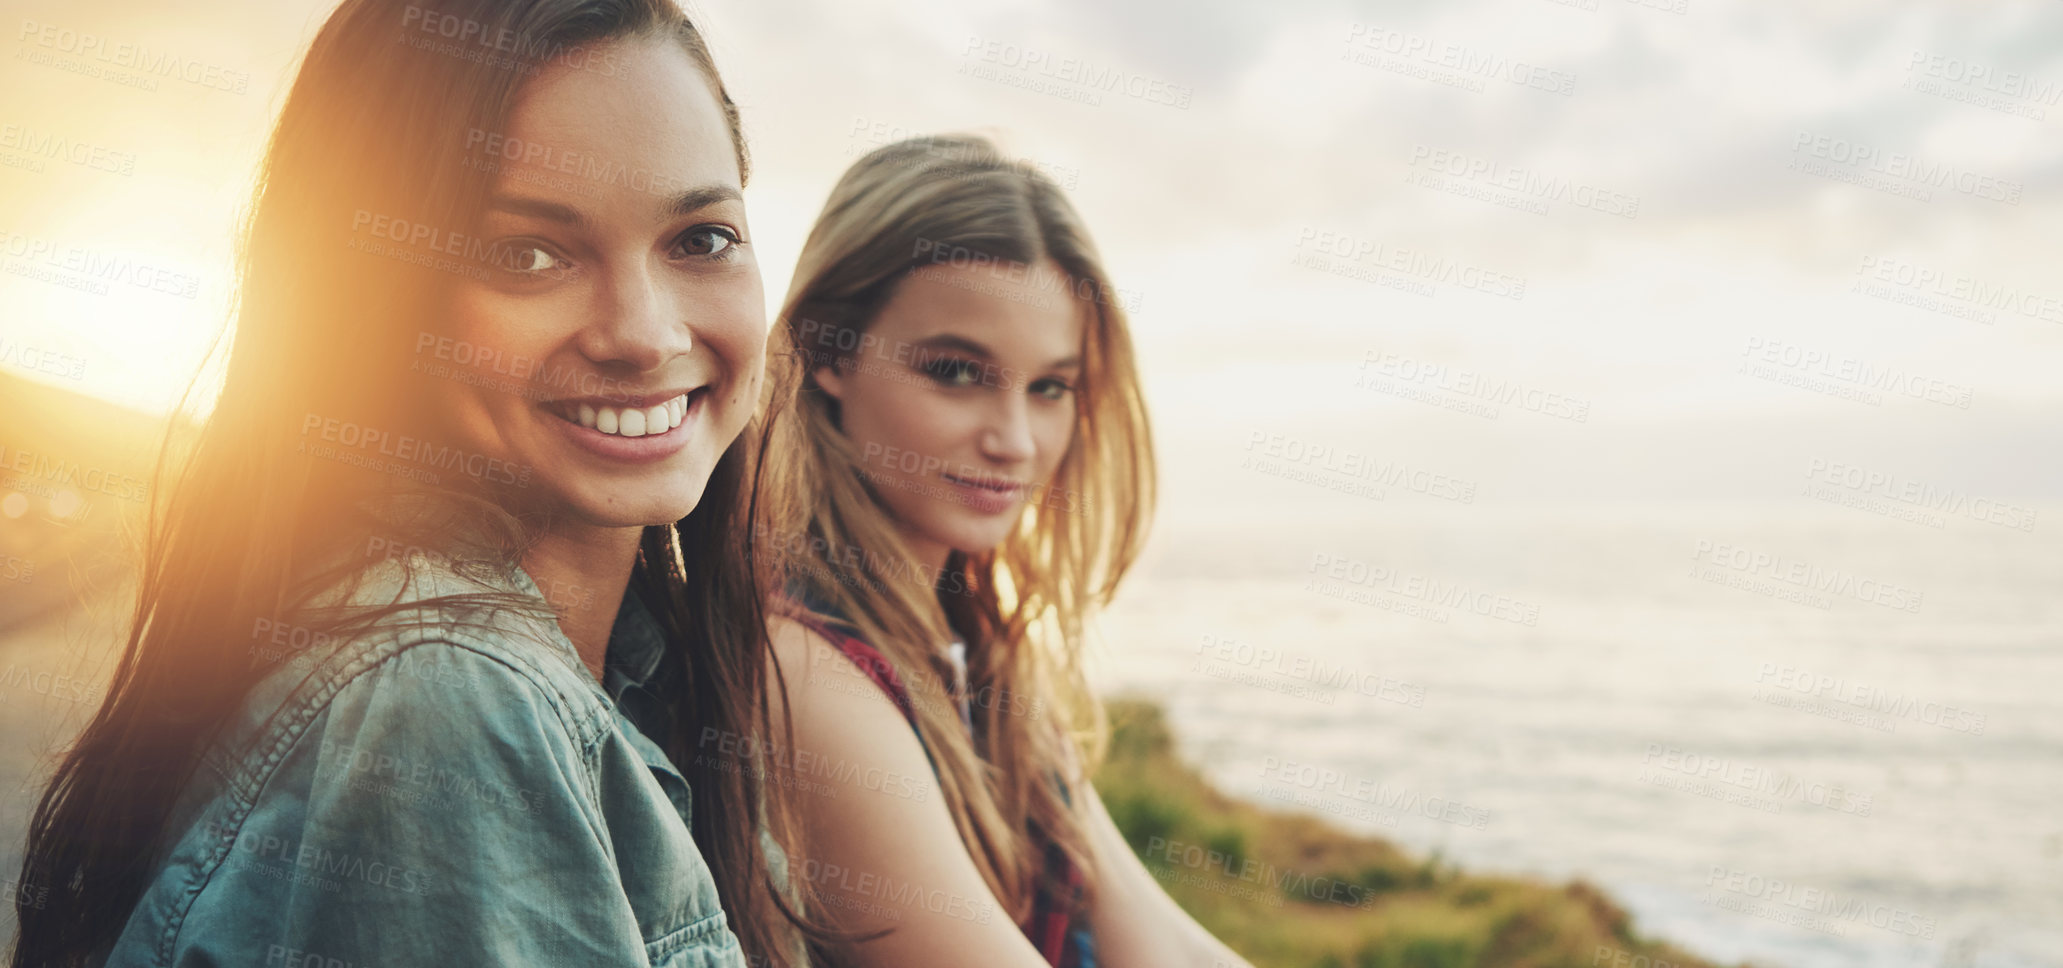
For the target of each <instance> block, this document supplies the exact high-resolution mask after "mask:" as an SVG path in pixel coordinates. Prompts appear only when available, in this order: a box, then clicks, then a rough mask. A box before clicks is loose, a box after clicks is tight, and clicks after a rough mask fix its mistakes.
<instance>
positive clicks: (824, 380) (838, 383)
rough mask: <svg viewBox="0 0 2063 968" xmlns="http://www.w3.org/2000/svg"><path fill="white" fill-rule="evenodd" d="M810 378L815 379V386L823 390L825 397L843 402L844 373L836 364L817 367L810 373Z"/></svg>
mask: <svg viewBox="0 0 2063 968" xmlns="http://www.w3.org/2000/svg"><path fill="white" fill-rule="evenodd" d="M810 376H812V377H815V378H816V381H817V386H818V387H820V388H822V389H823V391H824V394H825V395H826V396H828V397H830V398H831V399H833V400H837V401H839V402H840V403H843V402H844V401H845V373H844V372H843V371H842V370H840V369H839V367H838V365H837V364H832V365H830V366H819V367H817V368H816V369H814V370H811V371H810Z"/></svg>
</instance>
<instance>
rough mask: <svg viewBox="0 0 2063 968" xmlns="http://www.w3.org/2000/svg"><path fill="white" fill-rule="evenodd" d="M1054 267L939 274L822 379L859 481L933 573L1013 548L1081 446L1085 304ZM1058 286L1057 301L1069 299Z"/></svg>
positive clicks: (910, 286) (911, 279)
mask: <svg viewBox="0 0 2063 968" xmlns="http://www.w3.org/2000/svg"><path fill="white" fill-rule="evenodd" d="M1065 279H1066V277H1065V276H1064V275H1062V274H1061V271H1060V268H1059V267H1058V266H1057V265H1055V264H1053V263H1052V262H1051V261H1050V260H1049V261H1044V262H1041V263H1039V264H1037V265H1035V266H1029V267H1027V266H1015V267H1011V268H1009V269H1007V270H997V269H994V268H991V267H975V266H966V265H950V266H945V265H935V266H926V267H924V268H922V269H919V270H917V271H915V272H912V273H910V274H909V275H908V276H907V277H905V278H904V279H903V280H902V282H900V283H898V284H897V286H896V289H895V292H894V293H893V294H891V295H890V297H889V300H888V302H887V303H886V304H885V305H884V306H882V308H881V311H880V313H879V314H877V315H876V317H875V319H874V321H873V323H872V324H871V325H869V326H868V327H867V337H868V339H867V340H866V342H865V344H864V346H865V347H868V348H863V349H862V350H861V351H860V352H859V353H858V354H857V355H856V356H854V357H853V358H852V359H850V360H848V361H846V362H845V363H844V364H843V365H841V366H839V367H836V368H831V367H823V368H819V369H818V370H817V371H816V379H817V384H818V385H819V386H821V387H822V388H823V389H824V392H825V393H828V394H830V395H831V396H833V397H835V398H837V400H838V404H839V406H838V414H839V426H840V428H841V429H842V430H843V431H844V432H845V435H846V437H847V438H848V439H850V440H851V441H852V444H853V447H854V450H855V451H856V452H857V453H858V454H859V456H860V461H861V464H860V472H861V475H862V476H863V477H864V479H865V480H866V481H867V483H868V484H869V485H871V486H872V488H873V491H874V494H875V496H876V497H877V498H878V499H879V500H880V501H881V503H882V504H883V505H884V506H885V507H886V508H887V510H888V512H889V513H890V514H891V515H892V516H893V517H894V518H895V520H896V522H897V524H898V525H899V526H900V528H901V530H902V534H903V537H904V539H905V540H906V541H908V542H909V543H910V545H911V546H912V548H913V549H915V550H916V551H917V553H918V554H919V555H921V556H922V557H923V558H924V559H925V560H926V562H927V563H928V564H930V565H932V566H934V567H936V566H939V565H942V564H943V563H944V559H945V557H946V554H947V552H949V551H963V552H968V553H980V552H983V551H987V550H989V549H991V548H994V547H995V546H997V545H998V544H1001V543H1002V541H1003V539H1004V538H1006V537H1008V536H1009V534H1010V529H1011V528H1012V527H1014V526H1015V525H1016V522H1017V519H1018V517H1019V516H1020V514H1021V513H1022V511H1023V509H1024V506H1025V502H1026V500H1027V499H1028V498H1034V497H1036V496H1037V495H1038V494H1039V493H1040V492H1041V491H1042V490H1043V489H1044V486H1045V485H1046V483H1047V481H1048V480H1049V479H1051V477H1052V476H1053V472H1054V470H1055V469H1056V468H1058V467H1059V466H1060V462H1061V459H1062V458H1063V457H1065V456H1066V455H1067V450H1068V447H1069V446H1070V445H1071V444H1072V442H1073V440H1074V426H1075V408H1076V398H1075V388H1076V386H1077V384H1078V383H1079V382H1080V378H1081V367H1082V362H1081V352H1082V338H1083V334H1084V331H1085V327H1086V325H1087V324H1086V320H1085V308H1086V307H1085V304H1084V303H1083V302H1082V301H1081V300H1079V299H1076V298H1074V297H1073V296H1072V294H1071V293H1072V287H1071V286H1064V285H1062V286H1055V285H1053V282H1054V281H1055V280H1065ZM1056 290H1057V291H1056Z"/></svg>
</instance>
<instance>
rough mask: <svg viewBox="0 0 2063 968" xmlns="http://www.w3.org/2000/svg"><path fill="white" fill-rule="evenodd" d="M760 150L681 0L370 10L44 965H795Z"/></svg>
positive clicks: (36, 861) (23, 946) (244, 322)
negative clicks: (762, 480) (763, 480)
mask: <svg viewBox="0 0 2063 968" xmlns="http://www.w3.org/2000/svg"><path fill="white" fill-rule="evenodd" d="M746 175H747V163H746V152H745V146H744V142H743V139H742V137H741V135H740V132H739V125H738V114H737V110H736V107H735V106H734V104H733V103H732V101H731V98H730V97H729V96H728V94H726V92H725V90H724V86H723V83H722V81H721V79H720V78H719V77H718V75H717V73H716V69H715V66H714V64H713V63H712V61H711V58H710V56H709V51H708V48H707V47H706V46H705V44H704V42H703V40H702V38H701V35H700V34H699V33H697V31H696V29H695V27H694V26H693V25H692V24H691V23H690V22H689V21H688V20H687V18H686V17H685V16H684V15H683V14H682V12H681V11H680V10H679V9H678V8H677V7H676V6H674V4H673V2H672V0H346V2H345V3H343V5H342V6H341V7H339V8H338V9H337V10H336V11H335V13H334V14H333V15H332V16H331V17H330V18H329V19H328V21H327V22H326V23H325V24H324V25H323V27H322V28H321V31H320V32H319V33H318V35H317V36H316V38H315V40H314V43H313V45H312V47H311V48H310V49H309V51H308V53H307V56H306V59H305V62H304V63H303V64H302V65H301V67H300V69H299V75H298V77H297V78H296V79H295V81H294V83H293V86H292V89H291V91H290V92H289V94H288V96H287V98H286V101H285V103H284V106H283V108H282V110H281V113H280V116H279V119H278V124H277V128H276V129H275V132H274V134H273V136H272V139H271V143H270V146H269V148H268V151H267V155H266V160H265V164H264V168H263V170H262V173H261V178H260V179H259V185H258V191H257V195H256V197H255V199H254V202H253V206H252V208H251V210H250V212H249V216H248V224H247V226H246V229H245V236H244V240H243V245H242V250H241V251H242V255H241V265H240V290H239V299H238V303H237V316H236V322H235V333H234V337H233V340H232V342H231V343H230V347H229V352H228V356H227V367H226V376H225V377H224V383H223V385H222V388H221V392H220V396H219V399H218V400H217V401H216V402H215V405H214V407H213V412H212V414H211V415H210V416H209V417H208V419H207V422H206V425H205V428H204V429H203V431H202V432H201V434H200V436H199V439H198V441H197V443H196V444H195V445H194V446H193V448H192V450H191V452H190V453H189V454H184V455H181V456H180V457H179V458H178V459H177V460H173V461H171V462H170V463H173V464H177V465H179V470H178V472H177V474H176V475H174V476H173V477H172V478H168V481H167V483H168V484H170V485H172V486H171V487H169V488H168V489H169V490H170V491H171V496H170V499H169V502H168V503H167V504H166V505H165V506H163V507H161V508H158V509H157V510H156V512H155V513H154V519H153V526H152V530H151V533H150V535H149V538H148V545H147V547H146V549H145V552H146V553H145V560H144V564H143V569H142V573H141V575H140V581H141V591H140V599H139V601H138V602H137V605H136V609H135V616H134V622H133V628H132V630H131V631H130V633H129V638H128V642H127V645H126V648H125V650H124V651H123V653H122V655H121V658H120V662H119V665H118V668H117V670H116V672H115V675H114V679H113V683H112V685H111V688H110V691H109V694H108V696H107V699H106V700H105V702H104V703H103V704H102V706H101V707H100V709H99V710H98V712H97V713H96V715H95V716H94V717H93V719H92V720H91V722H90V723H89V725H88V726H87V728H86V729H85V730H84V732H83V734H82V735H81V736H80V737H79V738H78V740H77V742H76V743H75V745H73V746H72V747H71V748H70V749H69V750H68V751H67V752H66V754H65V755H64V757H63V759H62V762H61V763H60V764H59V766H58V769H57V772H56V775H55V778H54V779H53V780H52V782H51V784H50V786H49V787H48V789H47V790H46V791H45V793H44V796H43V799H42V801H41V804H40V806H39V807H38V809H37V810H36V813H35V816H34V818H33V822H32V826H31V831H30V834H29V841H28V847H27V854H26V859H25V861H24V864H23V869H22V875H21V883H22V884H23V885H25V886H32V887H33V888H34V890H22V891H18V892H17V904H16V912H17V915H18V918H19V922H20V926H21V933H20V937H19V941H18V943H17V945H16V946H15V950H14V956H13V964H15V965H17V966H22V968H28V966H36V968H48V966H53V965H67V966H68V965H84V964H100V963H106V964H112V965H168V966H169V965H217V964H253V965H256V964H288V965H295V964H325V965H335V964H351V965H375V964H377V965H402V964H420V965H583V966H586V965H669V966H708V965H739V964H743V963H744V962H745V961H746V960H747V959H748V958H749V959H750V960H751V961H752V962H753V963H754V964H773V965H784V964H793V963H796V957H795V955H796V952H797V941H798V938H799V937H800V936H801V934H802V933H806V932H798V930H797V927H796V926H797V920H796V918H795V916H794V912H793V908H794V906H795V905H794V904H792V903H791V899H792V898H795V897H798V896H800V895H801V888H797V887H796V886H795V885H793V884H792V883H791V879H790V878H789V877H788V875H787V873H786V867H787V865H786V864H785V863H783V861H782V858H783V857H784V852H783V850H782V846H783V845H785V844H788V843H792V841H790V840H789V838H788V833H787V831H788V827H787V825H786V823H785V817H786V815H787V814H786V810H785V808H784V806H783V804H782V802H781V800H780V798H779V797H776V796H765V795H763V794H762V791H761V787H760V785H759V783H758V782H757V780H756V779H755V777H756V776H757V775H758V773H759V772H760V771H759V769H758V767H757V766H756V764H755V763H754V762H753V761H752V760H751V759H750V757H749V756H746V757H744V758H742V759H740V758H735V757H734V758H729V759H726V760H724V761H721V762H717V761H714V760H711V759H709V758H704V757H698V756H697V755H696V751H697V750H698V749H699V748H700V747H701V745H702V744H704V743H706V742H707V740H708V738H709V737H712V736H715V737H726V736H739V735H764V733H765V731H766V730H767V728H768V722H769V720H768V719H767V709H768V707H767V705H766V703H765V702H764V696H765V693H766V681H765V678H764V677H765V676H766V674H767V669H768V663H767V661H766V655H767V651H766V643H765V631H764V626H763V624H762V622H761V619H760V617H759V614H760V607H759V601H760V597H759V589H758V588H757V587H755V577H754V572H753V570H752V568H751V566H750V565H749V563H748V561H747V558H746V556H745V553H744V541H745V537H746V535H748V534H749V533H750V530H751V526H750V521H751V517H752V515H753V507H752V490H753V483H754V480H755V477H756V471H755V470H754V460H753V458H754V456H755V449H756V447H757V446H758V445H759V444H760V443H761V441H760V440H759V439H758V433H757V432H756V431H753V430H750V429H748V428H749V425H750V424H751V423H752V422H753V421H752V416H753V411H754V409H755V407H756V406H757V404H758V403H759V398H760V381H761V379H762V376H763V372H764V369H763V353H764V348H765V344H764V339H765V305H764V302H763V298H764V297H763V291H762V289H761V286H760V281H759V273H758V269H757V267H756V265H755V263H754V261H753V254H752V252H753V250H752V247H751V243H750V240H749V236H750V233H749V232H748V230H747V227H746V220H745V212H744V207H743V201H742V195H741V192H742V189H743V187H744V184H745V178H746ZM160 473H161V474H166V475H171V473H172V472H171V471H170V470H168V469H167V465H161V468H160ZM691 790H692V794H691V792H690V791H691ZM802 887H804V888H806V885H803V886H802Z"/></svg>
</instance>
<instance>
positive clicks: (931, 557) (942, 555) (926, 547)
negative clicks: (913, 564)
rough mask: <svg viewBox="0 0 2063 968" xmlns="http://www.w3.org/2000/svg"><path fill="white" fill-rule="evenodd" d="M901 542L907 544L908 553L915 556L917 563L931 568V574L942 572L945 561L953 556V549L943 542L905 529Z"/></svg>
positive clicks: (944, 568) (944, 567)
mask: <svg viewBox="0 0 2063 968" xmlns="http://www.w3.org/2000/svg"><path fill="white" fill-rule="evenodd" d="M903 544H905V545H908V546H909V548H910V553H911V554H912V555H915V556H916V557H917V563H918V564H920V565H923V566H924V567H926V568H929V569H931V571H930V573H931V574H933V575H937V574H940V573H942V572H944V571H945V570H946V562H947V561H948V560H950V559H951V558H952V556H953V549H951V548H949V547H947V546H946V545H945V544H944V543H943V542H938V541H933V540H931V539H930V538H922V537H918V536H917V535H914V534H911V533H909V532H907V531H905V532H903Z"/></svg>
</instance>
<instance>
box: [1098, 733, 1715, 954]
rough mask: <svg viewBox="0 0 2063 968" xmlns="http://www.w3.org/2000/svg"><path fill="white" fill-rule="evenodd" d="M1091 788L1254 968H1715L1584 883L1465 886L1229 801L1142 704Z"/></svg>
mask: <svg viewBox="0 0 2063 968" xmlns="http://www.w3.org/2000/svg"><path fill="white" fill-rule="evenodd" d="M1108 708H1109V711H1110V718H1111V725H1112V737H1111V745H1110V753H1109V756H1108V758H1107V759H1106V760H1105V762H1104V763H1103V766H1102V768H1101V769H1100V770H1099V771H1098V772H1097V774H1096V787H1097V789H1098V791H1100V792H1101V793H1102V795H1103V802H1104V804H1105V806H1107V807H1108V808H1109V810H1110V813H1111V817H1112V818H1113V819H1114V820H1116V821H1117V825H1118V828H1119V829H1120V830H1121V831H1123V833H1124V835H1125V839H1126V840H1127V841H1128V842H1130V843H1131V845H1132V849H1133V851H1134V852H1136V853H1137V854H1138V855H1139V857H1140V859H1141V860H1143V861H1145V863H1146V866H1147V869H1148V870H1150V871H1152V872H1153V874H1154V876H1155V877H1156V878H1158V879H1159V880H1160V882H1161V884H1162V885H1163V886H1164V887H1165V888H1166V889H1167V891H1168V893H1169V894H1170V895H1171V896H1173V897H1174V899H1175V900H1176V901H1177V902H1178V903H1180V904H1181V905H1182V907H1183V909H1185V910H1187V911H1189V912H1190V914H1192V915H1193V916H1195V918H1196V919H1197V920H1198V921H1200V922H1202V924H1203V925H1204V926H1205V927H1207V928H1209V929H1210V930H1211V931H1212V932H1213V933H1214V934H1216V935H1217V936H1218V937H1219V938H1221V939H1223V940H1224V941H1225V943H1226V944H1228V945H1230V946H1231V947H1232V948H1233V950H1235V951H1238V952H1239V953H1241V954H1242V955H1245V956H1246V957H1247V958H1248V959H1249V960H1251V961H1252V962H1253V963H1254V964H1255V965H1256V966H1259V968H1467V966H1484V968H1507V966H1508V968H1715V966H1714V964H1713V963H1712V962H1710V961H1706V960H1704V959H1701V958H1698V957H1696V956H1694V955H1691V954H1688V953H1686V952H1684V951H1682V950H1680V949H1678V948H1675V947H1672V946H1670V945H1668V944H1666V943H1663V942H1660V941H1655V940H1650V939H1647V938H1642V937H1640V936H1639V935H1637V934H1635V933H1634V931H1633V929H1632V924H1631V919H1630V918H1629V917H1628V916H1627V914H1626V912H1625V911H1624V910H1623V909H1621V908H1620V907H1619V906H1618V905H1616V904H1614V903H1613V902H1612V901H1611V899H1609V898H1607V897H1606V896H1605V895H1604V894H1603V893H1602V892H1600V891H1599V890H1598V889H1596V888H1594V887H1592V886H1590V885H1588V884H1585V883H1584V882H1582V881H1573V882H1570V883H1568V884H1565V885H1559V886H1557V885H1553V884H1546V883H1542V882H1539V881H1535V880H1525V879H1520V878H1515V877H1499V876H1495V875H1476V874H1465V873H1462V872H1461V871H1459V870H1457V869H1456V868H1455V867H1454V866H1453V865H1451V864H1449V863H1446V862H1444V861H1442V860H1441V859H1440V857H1439V856H1438V855H1437V854H1435V855H1433V856H1432V857H1427V858H1416V857H1411V856H1409V855H1407V854H1406V853H1405V852H1404V851H1403V850H1401V849H1400V848H1398V847H1397V846H1396V845H1394V844H1391V843H1389V842H1388V841H1384V840H1381V839H1377V838H1374V837H1367V836H1362V835H1358V834H1353V833H1349V832H1347V831H1344V830H1341V829H1339V828H1338V827H1335V826H1332V825H1331V824H1328V823H1326V822H1325V821H1323V820H1319V819H1317V818H1314V817H1310V816H1307V815H1303V814H1298V813H1289V812H1284V811H1277V810H1271V809H1267V808H1265V807H1260V806H1255V805H1253V804H1248V803H1243V802H1240V801H1237V800H1234V799H1232V798H1230V797H1227V796H1225V795H1224V794H1222V793H1220V792H1218V791H1217V790H1216V789H1214V788H1212V787H1211V785H1210V784H1209V783H1208V782H1207V781H1205V780H1204V778H1203V777H1202V775H1201V774H1199V773H1198V772H1197V771H1196V770H1195V769H1194V768H1192V767H1190V766H1189V765H1188V764H1186V763H1183V762H1181V760H1180V759H1179V758H1178V757H1177V756H1176V754H1175V751H1174V745H1173V741H1172V737H1171V736H1170V734H1169V731H1168V725H1167V721H1166V718H1165V717H1164V716H1163V714H1162V712H1161V710H1160V708H1159V707H1158V706H1156V705H1154V704H1152V703H1150V702H1145V701H1141V700H1133V699H1119V700H1113V701H1111V702H1110V703H1109V704H1108Z"/></svg>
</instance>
